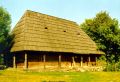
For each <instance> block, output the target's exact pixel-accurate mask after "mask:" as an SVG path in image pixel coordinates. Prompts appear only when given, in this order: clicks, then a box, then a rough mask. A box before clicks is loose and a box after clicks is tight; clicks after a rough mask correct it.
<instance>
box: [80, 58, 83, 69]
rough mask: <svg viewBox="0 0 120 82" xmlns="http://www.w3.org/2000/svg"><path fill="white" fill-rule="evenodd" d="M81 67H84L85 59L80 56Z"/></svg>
mask: <svg viewBox="0 0 120 82" xmlns="http://www.w3.org/2000/svg"><path fill="white" fill-rule="evenodd" d="M80 60H81V61H80V66H81V67H82V66H83V57H82V56H80Z"/></svg>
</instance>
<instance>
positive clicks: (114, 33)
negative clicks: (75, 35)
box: [80, 11, 120, 63]
mask: <svg viewBox="0 0 120 82" xmlns="http://www.w3.org/2000/svg"><path fill="white" fill-rule="evenodd" d="M80 26H81V28H82V29H83V30H84V31H85V32H86V33H87V34H88V35H89V36H90V37H91V38H92V39H93V40H94V41H95V42H96V44H97V46H98V49H100V50H102V51H103V52H105V54H106V55H105V56H106V59H107V61H108V62H111V63H112V62H113V61H114V62H117V61H119V58H120V28H119V23H118V21H117V20H116V19H114V18H111V17H110V16H109V14H108V13H107V12H105V11H104V12H103V11H101V12H99V13H98V14H97V15H96V16H95V17H94V18H91V19H86V20H85V22H84V23H82V24H81V25H80Z"/></svg>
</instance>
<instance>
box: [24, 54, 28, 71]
mask: <svg viewBox="0 0 120 82" xmlns="http://www.w3.org/2000/svg"><path fill="white" fill-rule="evenodd" d="M27 68H28V59H27V53H25V60H24V69H27Z"/></svg>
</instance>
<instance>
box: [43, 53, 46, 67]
mask: <svg viewBox="0 0 120 82" xmlns="http://www.w3.org/2000/svg"><path fill="white" fill-rule="evenodd" d="M43 62H44V69H45V68H46V65H45V62H46V55H45V54H44V55H43Z"/></svg>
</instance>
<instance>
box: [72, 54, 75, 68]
mask: <svg viewBox="0 0 120 82" xmlns="http://www.w3.org/2000/svg"><path fill="white" fill-rule="evenodd" d="M72 63H73V64H72V66H75V57H74V56H72Z"/></svg>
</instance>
